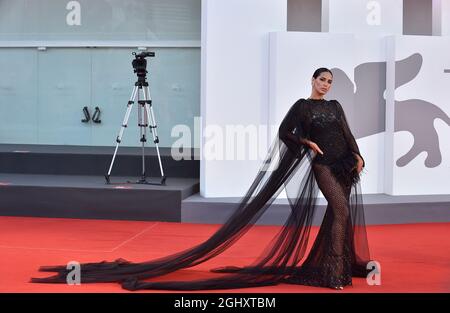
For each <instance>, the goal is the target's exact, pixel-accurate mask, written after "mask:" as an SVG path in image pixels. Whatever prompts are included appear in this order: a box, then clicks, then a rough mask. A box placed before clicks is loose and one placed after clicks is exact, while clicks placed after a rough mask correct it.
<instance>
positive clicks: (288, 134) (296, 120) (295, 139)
mask: <svg viewBox="0 0 450 313" xmlns="http://www.w3.org/2000/svg"><path fill="white" fill-rule="evenodd" d="M303 110H304V102H303V100H302V99H300V100H298V101H297V102H295V103H294V104H293V105H292V106H291V108H290V109H289V111H288V112H287V114H286V116H285V117H284V119H283V121H282V122H281V124H280V127H279V129H278V134H279V138H280V140H281V141H283V142H284V143H285V144H286V146H287V147H288V148H289V149H290V150H291V151H293V152H298V151H299V148H300V147H301V146H302V145H303V146H304V147H309V145H308V144H309V140H308V134H307V131H306V128H307V127H306V125H303V124H304V123H302V113H304V112H303Z"/></svg>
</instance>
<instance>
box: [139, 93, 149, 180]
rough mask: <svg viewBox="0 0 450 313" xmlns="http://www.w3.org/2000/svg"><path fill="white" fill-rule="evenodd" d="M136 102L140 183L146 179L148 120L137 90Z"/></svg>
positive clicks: (143, 103)
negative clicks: (140, 166) (139, 150)
mask: <svg viewBox="0 0 450 313" xmlns="http://www.w3.org/2000/svg"><path fill="white" fill-rule="evenodd" d="M139 90H142V86H139ZM137 102H138V105H139V111H138V115H139V116H138V118H139V122H138V125H139V130H140V134H141V139H140V141H141V144H142V176H141V179H140V180H139V181H138V182H140V183H145V182H146V179H145V176H146V173H145V143H146V142H147V126H148V121H147V115H146V113H145V101H141V100H140V95H139V91H138V95H137Z"/></svg>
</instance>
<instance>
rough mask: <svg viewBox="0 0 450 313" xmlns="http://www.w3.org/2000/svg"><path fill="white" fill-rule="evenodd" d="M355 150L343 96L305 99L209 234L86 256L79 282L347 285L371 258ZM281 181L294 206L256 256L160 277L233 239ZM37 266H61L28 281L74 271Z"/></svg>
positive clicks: (177, 286) (171, 286) (173, 286)
mask: <svg viewBox="0 0 450 313" xmlns="http://www.w3.org/2000/svg"><path fill="white" fill-rule="evenodd" d="M305 139H308V140H311V141H313V142H315V143H317V145H318V146H319V147H320V148H321V150H322V151H323V153H324V154H323V155H320V154H316V153H315V152H313V151H312V150H311V149H310V148H309V146H308V145H306V144H305ZM355 155H359V156H360V157H361V154H360V152H359V149H358V146H357V144H356V141H355V138H354V137H353V135H352V133H351V131H350V128H349V126H348V124H347V120H346V117H345V114H344V111H343V110H342V107H341V105H340V104H339V102H338V101H336V100H331V101H327V100H313V99H300V100H298V101H297V102H296V103H295V104H294V105H292V107H291V108H290V110H289V111H288V113H287V114H286V116H285V118H284V119H283V121H282V123H281V125H280V127H279V130H278V135H277V136H276V137H275V138H274V140H273V142H272V144H271V146H270V149H269V151H268V153H267V155H266V158H265V160H264V162H263V163H262V165H261V167H260V169H259V171H258V173H257V175H256V177H255V179H254V181H253V182H252V184H251V186H250V188H249V189H248V191H247V192H246V194H245V195H244V196H243V197H242V199H241V200H240V202H239V203H238V204H236V208H235V209H234V211H233V213H232V214H231V216H230V217H229V218H228V219H227V221H226V222H225V223H224V224H223V225H222V226H221V227H220V228H219V229H218V230H217V231H216V232H215V233H214V234H213V235H212V236H211V237H210V238H208V239H207V240H205V241H204V242H202V243H200V244H198V245H196V246H193V247H191V248H189V249H186V250H184V251H181V252H178V253H175V254H172V255H169V256H166V257H162V258H159V259H155V260H150V261H147V262H142V263H133V262H130V261H127V260H125V259H117V260H115V261H109V262H108V261H103V262H97V263H84V264H81V282H82V283H96V282H118V283H120V284H121V285H122V287H123V288H125V289H128V290H139V289H166V290H206V289H228V288H245V287H256V286H267V285H275V284H279V283H290V284H301V285H309V286H320V287H331V288H333V287H335V286H339V285H341V286H345V285H350V284H351V283H352V277H366V274H367V273H368V270H367V269H366V266H367V263H368V262H369V261H370V256H369V249H368V243H367V235H366V228H365V221H364V208H363V202H362V195H361V189H360V175H359V174H358V173H357V170H356V164H357V158H356V156H355ZM361 158H362V157H361ZM363 162H364V159H363ZM283 189H284V190H285V191H286V194H287V198H288V202H289V205H290V208H291V211H290V214H289V216H288V218H287V220H286V221H285V223H284V225H283V227H281V228H280V230H279V232H278V233H277V234H276V235H275V236H274V238H273V239H272V240H271V242H269V243H268V245H267V247H266V248H265V249H264V250H263V251H261V254H260V256H259V257H258V258H256V259H255V261H254V262H253V263H252V264H249V265H248V266H245V267H235V266H225V267H221V268H215V269H212V270H211V271H212V272H214V273H216V274H213V275H215V276H214V277H212V278H208V279H197V280H190V281H157V279H155V278H156V277H158V276H161V275H164V274H168V273H171V272H174V271H176V270H179V269H183V268H189V267H192V266H195V265H197V264H200V263H202V262H205V261H207V260H209V259H211V258H213V257H215V256H217V255H218V254H220V253H221V252H223V251H224V250H225V249H227V248H228V247H230V246H231V245H233V244H234V243H235V242H236V241H237V240H238V239H239V238H240V237H241V236H242V235H244V234H245V233H246V232H247V231H248V230H249V229H250V228H251V227H252V226H253V225H254V223H255V222H256V221H257V220H258V219H259V218H260V217H261V215H262V214H263V213H264V212H265V211H266V210H267V209H268V208H269V207H270V205H271V203H272V202H273V201H274V200H275V199H276V198H277V196H278V195H279V193H280V192H281V191H282V190H283ZM319 189H320V190H321V192H322V194H323V195H324V197H325V198H326V200H327V202H328V205H327V208H326V213H325V216H324V219H323V222H322V225H321V227H320V229H319V232H318V235H317V236H316V238H315V241H314V243H313V244H312V248H311V250H310V252H309V254H308V256H307V257H306V258H304V256H305V252H306V250H307V245H308V239H309V237H310V230H311V224H312V220H313V216H314V214H315V212H316V207H317V204H316V203H317V195H318V191H319ZM40 271H42V272H55V273H56V274H54V275H53V276H50V277H45V278H32V279H31V282H33V283H66V276H67V274H68V273H69V270H67V269H66V265H59V266H43V267H41V268H40Z"/></svg>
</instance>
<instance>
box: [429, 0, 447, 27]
mask: <svg viewBox="0 0 450 313" xmlns="http://www.w3.org/2000/svg"><path fill="white" fill-rule="evenodd" d="M433 35H435V36H450V0H433Z"/></svg>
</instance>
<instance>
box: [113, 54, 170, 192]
mask: <svg viewBox="0 0 450 313" xmlns="http://www.w3.org/2000/svg"><path fill="white" fill-rule="evenodd" d="M133 55H135V59H134V60H133V62H132V65H133V68H134V72H135V73H137V76H138V80H137V81H136V83H135V84H134V88H133V91H132V92H131V97H130V100H129V101H128V103H127V110H126V112H125V116H124V119H123V122H122V126H121V127H120V131H119V134H118V136H117V138H116V148H115V150H114V154H113V157H112V160H111V164H110V166H109V170H108V173H107V174H106V175H105V179H106V183H107V184H109V183H110V176H111V171H112V168H113V165H114V161H115V159H116V155H117V150H118V148H119V144H120V143H121V141H122V136H123V133H124V131H125V128H127V125H128V119H129V118H130V114H131V110H132V108H133V105H134V103H135V100H137V103H138V106H139V107H138V126H139V128H140V137H141V138H140V141H141V147H142V175H141V178H140V179H139V180H138V181H136V182H135V183H136V184H147V185H165V182H166V177H165V176H164V170H163V166H162V162H161V155H160V153H159V147H158V143H159V138H158V133H157V131H156V127H157V126H156V121H155V115H154V113H153V107H152V99H151V96H150V88H149V84H148V82H147V70H146V67H147V61H146V60H145V58H146V57H149V56H150V57H154V56H155V54H154V52H142V53H140V54H136V53H135V52H133ZM141 92H142V96H143V100H141V99H140V93H141ZM149 122H151V123H149ZM147 127H148V128H149V129H150V133H152V135H153V142H154V143H155V146H156V152H157V154H158V161H159V168H160V170H161V182H160V183H151V182H148V181H147V177H146V173H145V143H146V142H147Z"/></svg>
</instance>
